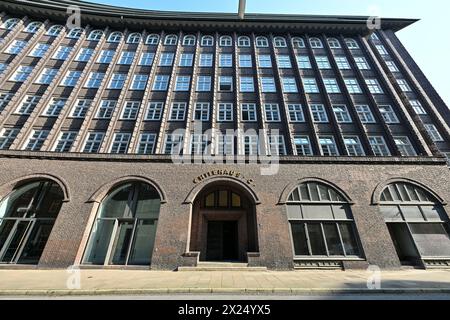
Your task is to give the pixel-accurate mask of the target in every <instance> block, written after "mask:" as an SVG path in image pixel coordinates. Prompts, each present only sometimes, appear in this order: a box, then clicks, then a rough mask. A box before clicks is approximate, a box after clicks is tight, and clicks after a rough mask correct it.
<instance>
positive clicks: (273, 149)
mask: <svg viewBox="0 0 450 320" xmlns="http://www.w3.org/2000/svg"><path fill="white" fill-rule="evenodd" d="M267 140H268V142H269V149H270V154H271V155H277V156H285V155H286V154H287V153H286V145H285V144H284V136H282V135H268V136H267Z"/></svg>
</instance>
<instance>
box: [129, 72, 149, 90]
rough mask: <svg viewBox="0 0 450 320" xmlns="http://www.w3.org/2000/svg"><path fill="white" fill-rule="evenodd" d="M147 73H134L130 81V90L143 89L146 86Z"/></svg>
mask: <svg viewBox="0 0 450 320" xmlns="http://www.w3.org/2000/svg"><path fill="white" fill-rule="evenodd" d="M147 81H148V75H146V74H135V75H134V76H133V81H132V82H131V87H130V89H131V90H145V88H146V87H147Z"/></svg>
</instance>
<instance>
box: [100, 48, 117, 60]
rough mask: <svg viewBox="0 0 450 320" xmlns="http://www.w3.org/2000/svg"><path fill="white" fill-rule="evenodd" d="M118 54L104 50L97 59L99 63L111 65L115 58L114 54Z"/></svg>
mask: <svg viewBox="0 0 450 320" xmlns="http://www.w3.org/2000/svg"><path fill="white" fill-rule="evenodd" d="M115 53H116V52H115V51H112V50H102V52H101V54H100V56H99V57H98V59H97V62H98V63H111V62H112V60H113V58H114V54H115Z"/></svg>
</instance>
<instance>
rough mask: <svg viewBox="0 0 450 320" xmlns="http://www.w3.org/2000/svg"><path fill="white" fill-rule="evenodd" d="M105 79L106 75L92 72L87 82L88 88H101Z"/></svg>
mask: <svg viewBox="0 0 450 320" xmlns="http://www.w3.org/2000/svg"><path fill="white" fill-rule="evenodd" d="M104 77H105V74H104V73H100V72H91V73H90V74H89V78H88V79H87V81H86V85H85V87H86V88H92V89H94V88H100V85H101V84H102V81H103V78H104Z"/></svg>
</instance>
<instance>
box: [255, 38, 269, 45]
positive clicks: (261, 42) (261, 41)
mask: <svg viewBox="0 0 450 320" xmlns="http://www.w3.org/2000/svg"><path fill="white" fill-rule="evenodd" d="M256 46H257V47H258V48H267V47H268V46H269V41H268V40H267V38H266V37H257V38H256Z"/></svg>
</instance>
